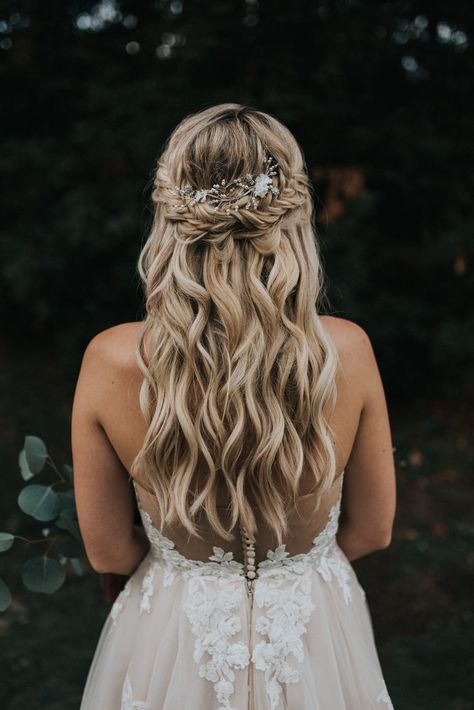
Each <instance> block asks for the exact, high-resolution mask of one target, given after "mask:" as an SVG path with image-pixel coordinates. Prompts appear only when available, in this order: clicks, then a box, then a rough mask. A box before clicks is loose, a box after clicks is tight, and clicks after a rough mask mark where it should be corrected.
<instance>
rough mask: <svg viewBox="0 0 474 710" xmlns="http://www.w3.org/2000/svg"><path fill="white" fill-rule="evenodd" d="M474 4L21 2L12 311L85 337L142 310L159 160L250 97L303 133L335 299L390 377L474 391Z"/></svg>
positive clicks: (17, 14) (405, 384)
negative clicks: (197, 126) (201, 122)
mask: <svg viewBox="0 0 474 710" xmlns="http://www.w3.org/2000/svg"><path fill="white" fill-rule="evenodd" d="M473 21H474V8H473V6H472V4H469V3H467V2H460V1H459V0H454V1H453V2H451V3H449V5H446V3H441V2H439V0H436V1H435V2H430V3H428V2H426V1H421V0H411V1H407V0H403V1H402V0H399V1H398V2H390V3H386V2H383V3H380V2H369V1H365V2H362V1H361V0H359V1H356V0H345V1H342V0H340V1H334V2H322V1H318V2H314V1H313V0H299V1H298V2H292V3H288V2H286V1H285V0H273V1H272V2H271V3H270V2H260V3H258V2H256V1H254V0H247V1H246V2H242V1H241V0H239V1H237V0H219V2H203V1H202V0H197V1H196V2H186V1H185V0H183V1H181V0H161V1H157V2H151V1H149V2H140V3H139V2H136V1H133V0H129V1H124V2H119V0H100V1H99V2H83V1H79V0H74V2H59V0H51V1H50V2H48V3H47V4H45V3H37V2H35V1H34V0H22V2H20V3H18V2H6V1H5V0H3V1H2V2H0V23H1V25H0V30H1V32H0V36H1V40H0V46H1V48H2V50H3V51H2V59H3V62H2V65H1V68H0V76H1V79H2V86H3V93H4V96H6V98H7V104H6V107H7V109H6V110H5V112H4V116H3V118H4V129H3V131H2V150H1V152H0V167H1V169H2V173H3V175H4V184H3V190H2V193H3V195H2V211H3V215H4V223H3V229H2V237H1V242H0V264H1V267H0V268H1V274H2V280H3V284H4V286H3V298H2V301H1V303H0V318H2V319H3V320H4V322H6V323H8V321H9V320H10V318H11V314H12V312H14V313H15V328H16V329H17V333H21V332H24V333H31V331H32V329H33V331H34V333H35V334H36V336H37V337H41V336H44V337H47V338H51V336H52V334H53V336H57V335H60V338H61V343H62V344H65V343H69V344H70V345H71V347H73V348H75V347H76V346H77V345H81V346H82V345H83V344H84V341H85V340H87V339H88V338H90V337H91V336H92V335H93V334H94V333H95V332H96V331H97V330H100V329H101V328H103V327H105V326H107V325H111V324H113V323H116V322H120V321H123V320H135V319H137V318H141V317H142V299H141V292H140V287H139V283H138V278H137V276H136V273H135V263H136V258H137V255H138V252H139V248H140V245H141V243H142V241H143V239H144V237H145V235H146V233H147V230H148V227H149V224H150V217H151V215H150V200H149V191H150V186H151V181H152V177H153V167H154V162H155V159H156V157H157V156H158V154H159V153H160V152H161V149H162V147H163V143H164V141H165V139H166V137H167V136H168V134H169V132H170V130H171V129H172V128H173V127H174V126H175V125H176V123H177V122H178V121H179V120H180V119H181V118H182V117H183V116H184V115H186V114H188V113H190V112H194V111H196V110H198V109H200V108H202V107H204V106H207V105H210V104H214V103H218V102H221V101H238V102H242V103H245V104H250V105H253V106H256V107H257V108H260V109H263V110H265V111H269V112H271V113H273V114H274V115H275V116H277V117H278V118H280V119H281V120H283V121H284V122H286V123H287V125H288V126H289V127H290V128H291V130H292V131H293V132H294V134H295V136H296V137H297V139H298V141H299V142H300V144H301V146H302V147H303V149H304V152H305V155H306V157H307V163H308V169H309V171H310V173H311V175H312V176H313V178H314V183H315V190H316V200H317V210H318V220H319V231H320V237H321V240H322V242H323V253H324V258H325V263H326V267H327V271H328V275H329V283H330V297H331V302H332V308H333V311H334V312H335V313H336V314H339V315H343V316H345V317H349V318H351V319H355V320H357V321H358V322H360V323H361V324H362V325H363V326H364V327H366V328H367V330H368V331H369V333H370V335H371V337H372V340H373V342H374V345H375V347H376V350H377V353H378V354H379V356H380V359H381V363H382V368H383V374H384V376H385V380H386V383H387V387H389V388H391V389H392V391H393V392H394V393H396V394H400V395H406V394H407V393H413V392H414V391H415V392H416V393H423V392H425V393H428V392H430V391H431V388H432V386H433V384H434V383H435V386H436V388H437V390H441V389H442V390H443V391H444V392H445V393H446V394H450V393H451V394H453V393H455V392H456V390H457V389H458V388H459V387H460V386H463V387H464V388H467V389H469V391H471V392H472V390H473V381H472V376H471V377H469V373H468V368H467V365H468V363H470V362H471V361H472V358H473V355H474V315H473V311H472V308H471V303H472V300H473V296H474V279H473V267H472V256H473V243H472V231H473V226H474V224H473V221H474V215H473V209H472V197H471V196H472V193H473V188H474V184H473V183H474V171H472V164H473V158H474V123H473V121H472V115H473V102H474V91H473V76H474V59H473V57H474V52H473V46H472V43H473V34H472V30H473ZM347 168H351V169H352V170H355V171H356V174H358V175H359V176H360V177H361V180H362V183H361V185H360V186H359V188H357V189H353V190H352V193H351V191H350V190H348V189H347V185H345V182H344V180H338V177H337V176H338V175H339V174H340V171H341V170H342V171H344V170H345V169H347ZM338 171H339V172H338ZM342 174H343V173H342ZM335 206H336V207H337V209H336V210H335ZM335 215H337V219H335ZM448 371H449V377H448V376H447V374H446V373H447V372H448ZM420 372H422V373H423V376H420Z"/></svg>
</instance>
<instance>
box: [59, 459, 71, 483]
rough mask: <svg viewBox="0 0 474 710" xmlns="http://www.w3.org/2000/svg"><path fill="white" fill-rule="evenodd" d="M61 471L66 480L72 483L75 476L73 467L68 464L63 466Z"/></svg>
mask: <svg viewBox="0 0 474 710" xmlns="http://www.w3.org/2000/svg"><path fill="white" fill-rule="evenodd" d="M61 471H62V474H63V476H64V478H65V479H66V481H68V482H69V483H72V476H73V473H72V466H70V465H69V464H68V463H64V464H63V465H62V466H61Z"/></svg>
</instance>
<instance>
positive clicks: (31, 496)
mask: <svg viewBox="0 0 474 710" xmlns="http://www.w3.org/2000/svg"><path fill="white" fill-rule="evenodd" d="M18 505H19V506H20V508H21V510H22V511H23V512H24V513H26V514H27V515H31V516H32V517H33V518H35V520H41V521H43V522H47V521H49V520H54V518H56V517H57V516H58V515H59V511H60V509H61V499H60V498H59V496H58V494H57V493H55V492H54V491H53V490H52V489H51V488H49V486H38V485H30V486H26V487H25V488H23V490H22V491H21V493H20V495H19V496H18Z"/></svg>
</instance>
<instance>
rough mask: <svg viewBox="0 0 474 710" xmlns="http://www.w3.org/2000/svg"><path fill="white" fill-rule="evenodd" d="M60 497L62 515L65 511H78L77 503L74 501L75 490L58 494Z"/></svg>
mask: <svg viewBox="0 0 474 710" xmlns="http://www.w3.org/2000/svg"><path fill="white" fill-rule="evenodd" d="M58 496H59V499H60V501H61V511H60V512H61V513H63V512H65V511H72V512H74V511H75V510H76V501H75V500H74V491H73V490H70V491H67V492H65V493H63V492H61V493H58Z"/></svg>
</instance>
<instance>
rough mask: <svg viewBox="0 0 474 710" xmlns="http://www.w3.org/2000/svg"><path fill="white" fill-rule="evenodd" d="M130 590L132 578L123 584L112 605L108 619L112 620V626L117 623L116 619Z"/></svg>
mask: <svg viewBox="0 0 474 710" xmlns="http://www.w3.org/2000/svg"><path fill="white" fill-rule="evenodd" d="M131 590H132V577H129V578H128V579H127V581H126V583H125V586H124V588H123V589H122V591H121V592H120V594H119V595H118V597H117V599H116V600H115V601H114V603H113V604H112V608H111V610H110V618H111V619H112V622H113V626H115V624H116V623H117V617H118V615H119V614H120V612H121V611H122V609H123V607H124V605H125V599H126V598H127V597H129V596H130V594H131Z"/></svg>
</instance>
